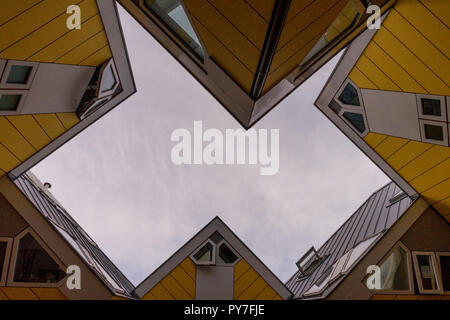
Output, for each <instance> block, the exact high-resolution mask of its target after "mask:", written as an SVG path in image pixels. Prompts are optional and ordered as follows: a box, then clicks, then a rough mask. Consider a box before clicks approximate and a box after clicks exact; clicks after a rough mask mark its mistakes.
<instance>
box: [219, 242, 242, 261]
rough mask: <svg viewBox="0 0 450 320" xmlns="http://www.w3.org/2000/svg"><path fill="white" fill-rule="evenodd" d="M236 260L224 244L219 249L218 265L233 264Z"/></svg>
mask: <svg viewBox="0 0 450 320" xmlns="http://www.w3.org/2000/svg"><path fill="white" fill-rule="evenodd" d="M237 259H238V257H237V256H236V255H235V254H234V252H233V251H231V249H230V248H228V246H227V245H226V244H224V243H222V244H221V245H220V247H219V259H218V262H219V263H233V262H235V261H236V260H237Z"/></svg>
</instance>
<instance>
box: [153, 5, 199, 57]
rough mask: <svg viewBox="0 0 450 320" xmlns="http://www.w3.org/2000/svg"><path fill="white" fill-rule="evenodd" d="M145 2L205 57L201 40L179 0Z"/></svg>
mask: <svg viewBox="0 0 450 320" xmlns="http://www.w3.org/2000/svg"><path fill="white" fill-rule="evenodd" d="M144 4H145V6H146V7H148V8H150V9H151V10H152V11H153V12H154V13H156V14H157V15H158V17H159V18H160V19H161V20H162V21H163V22H164V23H165V24H166V25H167V26H168V27H169V28H170V29H172V31H174V32H175V33H176V34H177V36H178V37H179V38H180V39H181V40H183V41H184V42H185V43H186V44H187V45H188V46H189V47H190V48H191V49H192V50H193V51H194V52H195V53H196V54H197V55H198V56H199V57H200V58H202V59H203V57H204V53H203V50H202V47H201V45H200V41H199V40H198V38H197V35H196V34H195V32H194V29H193V28H192V25H191V23H190V22H189V18H188V17H187V15H186V12H185V11H184V9H183V6H182V5H181V3H180V1H179V0H145V1H144Z"/></svg>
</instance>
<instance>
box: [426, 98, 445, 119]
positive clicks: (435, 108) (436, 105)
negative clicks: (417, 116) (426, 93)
mask: <svg viewBox="0 0 450 320" xmlns="http://www.w3.org/2000/svg"><path fill="white" fill-rule="evenodd" d="M421 101H422V113H423V114H424V115H426V116H438V117H440V116H441V101H439V100H436V99H426V98H422V99H421Z"/></svg>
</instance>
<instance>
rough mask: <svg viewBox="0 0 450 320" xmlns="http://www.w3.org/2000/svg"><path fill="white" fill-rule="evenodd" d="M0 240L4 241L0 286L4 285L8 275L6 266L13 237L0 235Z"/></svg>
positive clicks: (7, 265) (8, 261)
mask: <svg viewBox="0 0 450 320" xmlns="http://www.w3.org/2000/svg"><path fill="white" fill-rule="evenodd" d="M0 242H6V250H5V260H4V261H3V268H2V273H1V277H0V287H1V286H5V285H6V279H7V277H8V269H9V268H8V267H9V263H10V257H11V249H12V244H13V238H8V237H0ZM0 267H1V266H0Z"/></svg>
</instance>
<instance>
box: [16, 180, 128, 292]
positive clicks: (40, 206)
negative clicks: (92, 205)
mask: <svg viewBox="0 0 450 320" xmlns="http://www.w3.org/2000/svg"><path fill="white" fill-rule="evenodd" d="M15 183H16V185H17V186H18V187H19V189H20V190H21V191H22V192H23V194H24V195H25V196H26V197H27V198H28V199H29V200H30V201H31V203H33V204H34V206H35V207H36V209H37V210H38V211H39V212H40V213H41V214H42V215H43V216H44V217H45V218H46V219H47V220H48V221H49V222H51V223H52V224H53V225H54V226H56V228H55V229H56V230H58V232H59V233H60V234H61V235H62V236H63V237H64V238H65V239H66V240H67V241H68V242H69V244H70V245H71V246H72V248H73V249H74V250H75V251H77V252H78V253H79V255H80V256H81V257H82V258H83V260H84V261H86V263H87V264H88V265H90V266H91V268H93V269H95V270H96V271H97V272H98V273H99V274H100V278H102V280H103V281H104V282H105V283H106V284H107V285H108V287H110V288H111V290H113V291H114V292H115V293H116V294H121V295H126V296H130V297H132V296H133V295H132V292H133V290H134V286H133V284H132V283H131V282H130V281H129V280H128V279H127V278H126V277H125V276H124V275H123V274H122V273H121V272H120V270H119V269H118V268H117V267H116V266H115V265H114V264H113V263H112V262H111V260H110V259H109V258H108V257H107V256H106V255H105V254H104V253H103V252H102V250H100V248H99V247H98V246H97V244H96V243H95V242H94V241H93V240H92V239H91V238H90V237H89V236H88V234H87V233H86V232H85V231H84V230H83V229H82V228H81V227H80V225H79V224H78V223H77V222H76V221H75V220H74V219H73V218H72V217H71V216H70V215H69V214H68V213H67V211H66V210H65V209H64V208H63V207H62V206H61V205H60V204H58V203H57V202H56V201H55V200H53V199H51V197H50V196H49V195H47V194H46V193H45V192H44V191H43V190H42V189H41V188H40V187H39V186H38V185H37V184H36V183H35V182H34V181H33V180H32V179H31V178H30V177H29V176H27V174H23V175H22V176H20V177H19V178H17V179H16V180H15ZM77 245H78V247H77Z"/></svg>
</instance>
